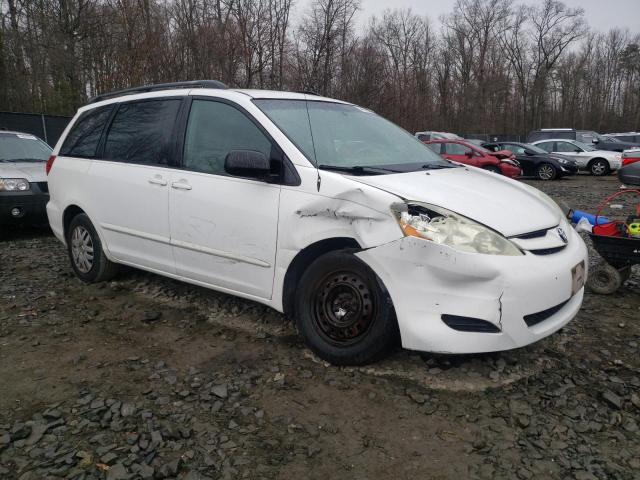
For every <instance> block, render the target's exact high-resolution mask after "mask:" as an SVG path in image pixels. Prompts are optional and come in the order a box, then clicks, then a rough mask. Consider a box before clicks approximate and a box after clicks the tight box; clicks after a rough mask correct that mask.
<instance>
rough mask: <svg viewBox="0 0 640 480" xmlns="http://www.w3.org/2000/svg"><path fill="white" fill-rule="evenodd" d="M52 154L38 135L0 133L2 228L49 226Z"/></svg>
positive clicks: (0, 221)
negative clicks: (48, 166)
mask: <svg viewBox="0 0 640 480" xmlns="http://www.w3.org/2000/svg"><path fill="white" fill-rule="evenodd" d="M49 155H51V147H49V145H47V144H46V143H44V142H43V141H42V140H40V139H39V138H38V137H36V136H34V135H31V134H29V133H22V132H10V131H7V130H4V131H0V229H4V228H9V227H10V226H14V225H22V224H46V223H47V213H46V205H47V202H48V201H49V195H48V190H47V176H46V173H45V162H46V161H47V159H48V158H49Z"/></svg>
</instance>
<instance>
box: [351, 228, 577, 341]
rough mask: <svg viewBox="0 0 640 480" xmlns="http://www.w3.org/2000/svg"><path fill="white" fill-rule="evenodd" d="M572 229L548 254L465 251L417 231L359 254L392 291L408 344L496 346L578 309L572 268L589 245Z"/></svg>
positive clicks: (542, 329) (559, 322)
mask: <svg viewBox="0 0 640 480" xmlns="http://www.w3.org/2000/svg"><path fill="white" fill-rule="evenodd" d="M568 237H569V238H568V240H569V241H568V244H567V246H566V247H564V248H563V249H562V250H561V251H559V252H555V253H551V254H548V255H536V254H533V253H530V252H526V254H525V255H522V256H499V255H482V254H471V253H462V252H459V251H456V250H453V249H451V248H449V247H447V246H443V245H438V244H435V243H432V242H429V241H424V240H420V239H416V238H413V237H405V238H402V239H399V240H396V241H393V242H390V243H387V244H385V245H382V246H379V247H375V248H371V249H368V250H364V251H362V252H359V253H358V254H357V255H358V257H360V258H361V259H362V260H363V261H364V262H366V263H367V264H368V265H369V266H370V267H371V268H372V269H373V270H374V271H375V272H376V274H377V275H378V276H379V277H380V279H381V280H382V282H383V283H384V285H385V287H386V288H387V290H388V291H389V294H390V296H391V299H392V300H393V304H394V307H395V311H396V315H397V318H398V324H399V327H400V334H401V337H402V345H403V347H404V348H407V349H410V350H419V351H428V352H442V353H480V352H492V351H500V350H509V349H512V348H517V347H522V346H524V345H528V344H530V343H533V342H536V341H538V340H540V339H542V338H544V337H546V336H548V335H550V334H552V333H553V332H555V331H557V330H558V329H560V328H561V327H562V326H564V325H566V324H567V323H568V322H569V321H570V320H571V319H572V318H573V317H575V315H576V314H577V313H578V311H579V309H580V306H581V304H582V298H583V295H584V287H583V286H582V287H580V288H578V289H577V291H575V292H572V290H573V289H575V288H576V286H575V278H574V277H575V274H574V273H572V270H573V269H574V268H575V267H576V265H580V264H581V262H584V263H583V264H582V265H584V266H586V265H588V261H587V249H586V247H585V245H584V242H583V241H582V239H581V238H580V236H579V235H578V234H577V233H575V231H573V229H571V231H570V232H568ZM583 277H584V278H586V271H584V275H583ZM443 316H444V317H443Z"/></svg>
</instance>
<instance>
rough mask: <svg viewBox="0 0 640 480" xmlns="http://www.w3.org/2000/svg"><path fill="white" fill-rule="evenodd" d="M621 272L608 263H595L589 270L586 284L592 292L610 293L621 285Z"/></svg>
mask: <svg viewBox="0 0 640 480" xmlns="http://www.w3.org/2000/svg"><path fill="white" fill-rule="evenodd" d="M622 283H623V280H622V274H621V272H620V271H619V270H617V269H616V268H615V267H612V266H611V265H609V264H608V263H602V264H600V265H597V266H596V267H594V268H593V269H592V270H591V271H590V272H589V278H588V280H587V286H588V287H589V290H591V291H592V292H593V293H597V294H600V295H610V294H612V293H614V292H615V291H616V290H618V288H620V286H621V285H622Z"/></svg>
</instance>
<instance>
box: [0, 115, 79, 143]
mask: <svg viewBox="0 0 640 480" xmlns="http://www.w3.org/2000/svg"><path fill="white" fill-rule="evenodd" d="M70 120H71V117H63V116H59V115H43V114H40V113H14V112H0V130H14V131H16V132H23V133H30V134H32V135H35V136H37V137H39V138H41V139H42V140H44V141H45V142H47V143H48V144H49V145H51V146H52V147H53V146H54V145H55V144H56V142H57V141H58V139H59V138H60V135H62V132H63V131H64V129H65V128H66V126H67V124H68V123H69V121H70Z"/></svg>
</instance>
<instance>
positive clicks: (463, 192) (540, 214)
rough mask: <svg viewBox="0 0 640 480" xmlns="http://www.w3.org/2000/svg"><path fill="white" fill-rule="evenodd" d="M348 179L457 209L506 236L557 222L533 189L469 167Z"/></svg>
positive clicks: (557, 217) (555, 212)
mask: <svg viewBox="0 0 640 480" xmlns="http://www.w3.org/2000/svg"><path fill="white" fill-rule="evenodd" d="M353 178H354V180H356V181H359V182H362V183H365V184H367V185H370V186H373V187H378V188H380V189H382V190H385V191H387V192H389V193H392V194H395V195H398V196H400V197H402V198H404V199H406V200H414V201H419V202H425V203H430V204H432V205H437V206H439V207H442V208H446V209H448V210H451V211H454V212H457V213H459V214H461V215H464V216H465V217H468V218H471V219H472V220H475V221H477V222H480V223H482V224H484V225H487V226H488V227H490V228H493V229H494V230H497V231H498V232H500V233H502V234H503V235H504V236H506V237H511V236H514V235H521V234H523V233H529V232H534V231H537V230H544V229H549V228H552V227H555V226H557V225H558V224H559V223H560V213H559V211H558V209H557V208H555V207H554V206H552V205H550V204H549V203H548V202H547V201H546V200H544V199H543V198H542V197H541V196H540V195H539V194H538V193H537V192H538V191H537V190H536V189H533V188H531V187H527V186H525V185H524V184H522V183H519V182H518V181H515V180H509V179H507V178H505V177H502V176H500V175H497V174H495V173H491V172H484V171H482V170H478V169H475V168H448V169H442V170H430V171H419V172H411V173H401V174H392V175H377V176H367V177H353Z"/></svg>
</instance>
